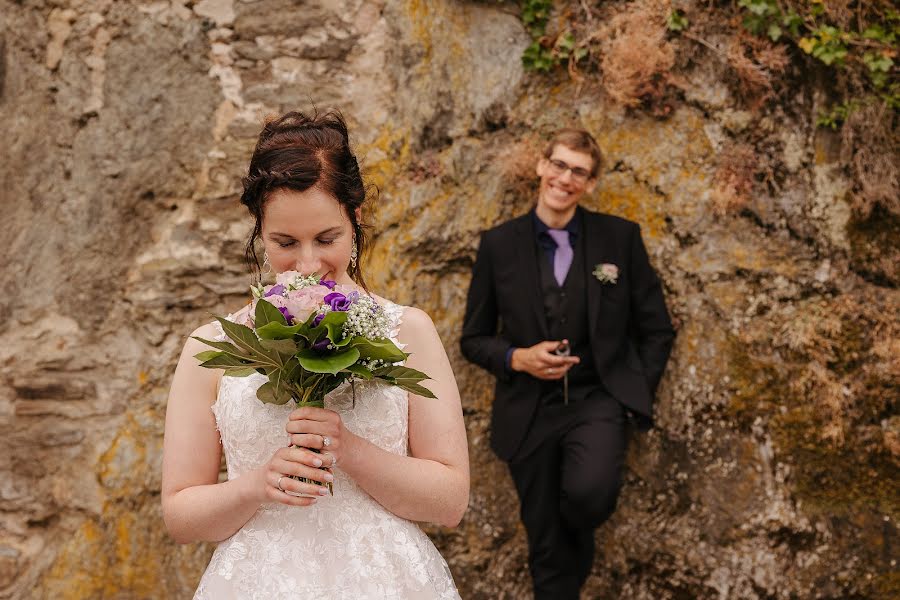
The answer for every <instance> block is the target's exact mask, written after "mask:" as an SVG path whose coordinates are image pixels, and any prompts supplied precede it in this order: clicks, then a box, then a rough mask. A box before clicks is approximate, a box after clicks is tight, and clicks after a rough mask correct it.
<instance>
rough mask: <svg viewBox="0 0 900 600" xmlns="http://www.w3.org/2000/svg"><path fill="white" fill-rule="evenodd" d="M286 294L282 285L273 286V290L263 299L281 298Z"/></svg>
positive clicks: (264, 295)
mask: <svg viewBox="0 0 900 600" xmlns="http://www.w3.org/2000/svg"><path fill="white" fill-rule="evenodd" d="M283 294H284V286H283V285H281V284H280V283H279V284H278V285H273V286H272V289H270V290H269V291H268V292H266V293H265V294H263V298H268V297H269V296H281V295H283Z"/></svg>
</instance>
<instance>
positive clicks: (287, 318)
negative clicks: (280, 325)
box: [278, 306, 294, 325]
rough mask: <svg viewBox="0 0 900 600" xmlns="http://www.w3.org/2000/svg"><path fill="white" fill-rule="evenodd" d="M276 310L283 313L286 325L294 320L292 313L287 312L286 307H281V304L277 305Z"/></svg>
mask: <svg viewBox="0 0 900 600" xmlns="http://www.w3.org/2000/svg"><path fill="white" fill-rule="evenodd" d="M278 311H279V312H280V313H281V314H282V315H284V320H285V321H287V322H288V325H290V324H291V323H293V322H294V315H292V314H291V313H289V312H288V309H286V308H285V307H283V306H279V307H278Z"/></svg>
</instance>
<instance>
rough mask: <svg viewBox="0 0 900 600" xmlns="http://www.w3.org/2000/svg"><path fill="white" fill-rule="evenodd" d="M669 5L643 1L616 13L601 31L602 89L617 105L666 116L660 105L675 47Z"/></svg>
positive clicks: (665, 93)
mask: <svg viewBox="0 0 900 600" xmlns="http://www.w3.org/2000/svg"><path fill="white" fill-rule="evenodd" d="M668 9H669V3H668V2H662V1H658V0H642V1H639V2H635V3H633V4H631V5H629V6H628V9H627V10H626V11H625V12H621V13H619V14H616V15H615V16H613V17H612V19H610V21H609V22H608V24H607V25H606V26H605V28H604V32H603V36H602V39H603V43H602V46H601V50H602V59H601V62H600V67H601V70H602V72H603V80H602V81H603V87H604V89H605V90H606V92H607V94H609V96H610V98H612V99H613V100H615V101H616V102H618V103H620V104H622V105H624V106H628V107H636V106H640V105H642V104H644V105H647V106H648V107H650V108H651V109H654V112H655V113H657V114H659V113H668V112H669V111H670V110H671V107H663V106H661V104H662V103H663V100H664V99H665V98H666V96H667V92H668V88H669V86H670V85H671V84H672V83H673V78H672V74H671V69H672V66H673V65H674V64H675V48H674V47H673V46H672V44H671V43H670V42H669V41H668V39H667V35H668V31H667V29H666V15H667V10H668Z"/></svg>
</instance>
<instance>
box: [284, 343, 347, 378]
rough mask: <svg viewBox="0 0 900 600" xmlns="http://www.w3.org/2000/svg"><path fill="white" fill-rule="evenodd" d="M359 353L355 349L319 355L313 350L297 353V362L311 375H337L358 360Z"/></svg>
mask: <svg viewBox="0 0 900 600" xmlns="http://www.w3.org/2000/svg"><path fill="white" fill-rule="evenodd" d="M359 357H360V352H359V350H357V349H356V348H348V349H347V350H344V351H342V352H337V353H335V354H322V355H320V354H319V353H317V352H316V351H315V350H311V349H307V350H301V351H300V352H298V353H297V360H298V361H300V364H301V365H302V366H303V368H304V369H306V370H307V371H312V372H313V373H330V374H331V375H337V374H338V373H340V372H341V371H343V370H344V369H346V368H347V367H349V366H350V365H352V364H353V363H355V362H356V361H358V360H359Z"/></svg>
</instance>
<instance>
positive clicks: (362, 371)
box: [344, 365, 374, 381]
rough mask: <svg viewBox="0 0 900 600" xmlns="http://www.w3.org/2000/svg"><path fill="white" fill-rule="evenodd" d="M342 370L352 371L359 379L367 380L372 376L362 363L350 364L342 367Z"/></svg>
mask: <svg viewBox="0 0 900 600" xmlns="http://www.w3.org/2000/svg"><path fill="white" fill-rule="evenodd" d="M344 371H349V372H350V373H353V374H354V375H356V376H357V377H359V378H360V379H365V380H367V381H368V380H369V379H372V377H374V376H373V375H372V371H370V370H369V369H368V368H367V367H364V366H363V365H350V366H349V367H347V368H346V369H344Z"/></svg>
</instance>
